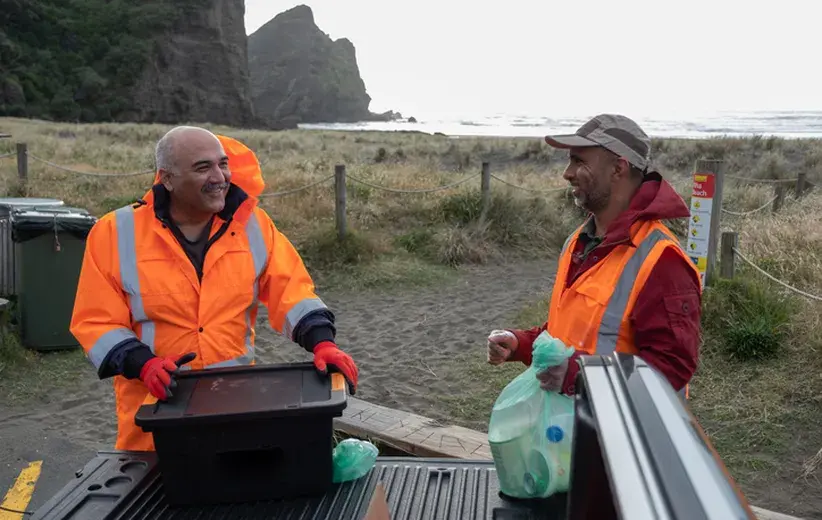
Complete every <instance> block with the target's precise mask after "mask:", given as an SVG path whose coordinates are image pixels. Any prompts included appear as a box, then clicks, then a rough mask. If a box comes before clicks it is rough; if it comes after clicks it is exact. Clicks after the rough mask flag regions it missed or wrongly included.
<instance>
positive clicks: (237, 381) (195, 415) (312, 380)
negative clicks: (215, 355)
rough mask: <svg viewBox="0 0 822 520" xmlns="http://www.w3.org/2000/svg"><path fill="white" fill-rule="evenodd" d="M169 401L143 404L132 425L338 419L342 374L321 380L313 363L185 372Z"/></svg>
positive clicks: (343, 386) (343, 389)
mask: <svg viewBox="0 0 822 520" xmlns="http://www.w3.org/2000/svg"><path fill="white" fill-rule="evenodd" d="M175 377H176V380H177V387H176V388H175V389H174V391H173V396H172V397H171V398H170V399H169V400H168V401H158V402H156V403H153V404H144V405H143V406H141V407H140V409H139V410H138V411H137V414H136V415H135V417H134V422H135V423H136V424H137V426H140V427H141V428H142V429H143V430H144V431H147V432H148V431H153V430H154V429H155V428H165V427H176V426H190V425H193V424H217V423H223V422H232V421H238V420H239V421H242V420H254V419H268V418H281V417H289V416H306V415H318V416H328V415H331V416H336V417H339V416H341V415H342V411H343V410H344V409H345V407H346V406H347V392H346V386H347V385H346V384H345V379H344V378H343V376H342V375H341V374H338V373H332V374H331V376H330V377H329V376H323V375H321V374H320V373H319V372H317V369H316V368H315V367H314V364H313V363H291V364H270V365H254V366H243V367H231V368H216V369H207V370H184V371H181V372H179V373H178V374H177V375H176V376H175Z"/></svg>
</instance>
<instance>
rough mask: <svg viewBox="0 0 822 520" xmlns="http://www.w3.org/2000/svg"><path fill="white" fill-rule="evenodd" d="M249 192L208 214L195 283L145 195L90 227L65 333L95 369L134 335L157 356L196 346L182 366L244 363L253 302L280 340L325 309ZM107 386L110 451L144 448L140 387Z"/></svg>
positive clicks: (147, 440) (119, 382) (248, 358)
mask: <svg viewBox="0 0 822 520" xmlns="http://www.w3.org/2000/svg"><path fill="white" fill-rule="evenodd" d="M223 139H224V138H221V140H223ZM230 144H233V143H230ZM224 148H226V152H227V153H228V155H229V166H230V167H231V170H232V184H235V185H236V186H237V187H238V188H242V186H243V184H245V185H246V187H248V186H249V184H250V183H249V182H248V180H249V179H250V178H251V179H252V180H254V179H253V178H252V177H249V176H247V175H246V176H245V177H244V176H243V175H242V171H243V169H242V164H240V165H238V168H237V169H235V167H234V162H232V161H234V160H235V157H234V156H233V155H232V151H231V150H230V149H229V148H230V147H229V146H224ZM241 152H242V150H241ZM249 153H250V151H249ZM241 158H242V157H241ZM246 159H247V157H246ZM254 164H255V165H256V169H255V170H254V171H252V172H251V173H252V174H253V175H259V165H258V164H257V163H256V158H254ZM238 172H239V173H241V174H240V175H238ZM246 173H248V172H246ZM260 179H261V177H260ZM244 181H245V182H244ZM257 188H259V186H256V187H254V186H253V185H252V189H255V191H256V189H257ZM260 191H261V190H260ZM258 194H259V191H257V193H254V194H253V195H252V194H248V197H245V196H243V199H241V200H243V201H242V203H240V205H239V207H238V208H237V209H236V210H235V211H234V212H233V214H232V215H231V217H230V218H228V220H224V219H223V218H221V217H220V216H219V215H218V216H216V217H215V218H214V222H213V224H212V229H211V236H212V237H213V236H214V235H215V234H218V233H219V238H217V239H216V240H214V241H213V244H212V245H211V246H210V248H209V250H208V254H207V255H206V257H205V264H204V266H203V276H202V281H199V280H198V276H197V272H196V270H195V268H194V266H193V265H192V263H191V262H190V261H189V259H188V257H187V256H186V254H185V252H184V251H183V249H182V247H181V246H180V244H179V243H178V241H177V239H176V238H175V237H174V235H173V234H172V232H171V230H170V229H168V228H167V227H166V226H165V225H164V224H163V223H162V222H161V221H160V220H159V219H158V218H157V216H156V215H155V211H154V207H153V202H154V197H153V196H151V193H150V194H149V195H147V196H146V197H145V199H146V202H147V203H146V204H144V205H141V206H139V207H136V208H134V207H132V206H126V207H123V208H120V209H118V210H116V211H113V212H111V213H108V214H107V215H105V216H103V217H102V218H101V219H100V220H99V221H98V222H97V223H96V224H95V226H94V227H93V228H92V230H91V232H90V233H89V236H88V238H87V242H86V250H85V255H84V258H83V264H82V269H81V274H80V279H79V283H78V288H77V296H76V299H75V306H74V313H73V316H72V322H71V332H72V333H73V334H74V336H75V337H76V338H77V340H78V341H79V343H80V344H81V345H82V347H83V349H84V351H85V352H86V354H87V356H88V358H89V360H90V361H91V363H92V364H94V366H95V367H97V368H98V370H100V369H101V367H102V365H103V364H104V363H105V361H106V359H107V357H108V356H109V354H111V352H112V349H114V348H115V347H117V346H118V345H119V344H121V343H122V342H123V341H125V340H128V339H130V338H135V337H136V338H137V339H139V340H140V341H141V342H143V343H145V344H146V345H148V346H149V348H151V350H152V352H154V353H155V354H156V355H158V356H171V357H173V358H176V357H179V356H182V355H183V354H185V353H187V352H194V353H196V354H197V357H196V359H195V360H194V361H193V362H192V363H190V365H188V366H189V367H190V368H196V369H200V368H215V367H225V366H234V365H245V364H250V363H253V362H254V357H255V355H254V354H255V353H254V345H255V329H254V324H255V322H256V317H257V306H258V303H263V304H264V305H266V306H267V307H268V309H269V313H268V315H269V321H270V323H271V326H272V328H274V329H275V330H277V331H278V332H280V333H282V334H284V335H285V336H287V337H289V338H290V339H293V333H294V329H295V327H296V325H297V323H299V321H300V320H301V319H302V318H303V317H305V316H306V315H307V314H309V313H311V312H313V311H316V310H320V309H325V308H326V306H325V304H324V303H323V302H322V300H321V299H320V298H318V297H317V295H316V294H315V293H314V285H313V282H312V280H311V277H310V276H309V274H308V272H307V271H306V269H305V267H304V265H303V262H302V259H301V258H300V256H299V254H298V253H297V251H296V250H295V248H294V247H293V245H292V244H291V243H290V242H289V240H288V239H287V238H286V237H285V236H284V235H283V234H282V233H280V231H279V230H278V229H277V228H276V227H275V225H274V223H273V222H272V221H271V219H270V218H269V216H268V215H267V214H266V213H265V212H264V211H263V210H262V209H261V208H259V207H257V205H256V203H257V199H256V195H258ZM114 389H115V399H116V406H117V418H118V436H117V443H116V445H115V448H116V449H125V450H152V449H153V442H152V439H151V436H150V434H146V433H144V432H143V431H142V430H141V429H140V428H139V427H137V426H135V425H134V415H135V413H136V412H137V409H138V408H139V406H140V405H141V404H142V403H143V400H144V399H145V398H146V396H147V395H148V391H147V389H146V388H145V386H144V385H143V383H142V382H141V381H139V380H137V379H134V380H128V379H126V378H125V377H123V376H121V375H117V376H115V377H114Z"/></svg>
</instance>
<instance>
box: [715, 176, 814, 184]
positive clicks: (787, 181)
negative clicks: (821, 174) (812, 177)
mask: <svg viewBox="0 0 822 520" xmlns="http://www.w3.org/2000/svg"><path fill="white" fill-rule="evenodd" d="M725 177H727V178H728V179H733V180H735V181H741V182H747V183H750V184H791V183H794V182H796V181H798V180H799V177H794V178H793V179H756V178H754V177H740V176H738V175H726V176H725Z"/></svg>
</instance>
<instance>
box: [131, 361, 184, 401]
mask: <svg viewBox="0 0 822 520" xmlns="http://www.w3.org/2000/svg"><path fill="white" fill-rule="evenodd" d="M195 357H196V355H195V354H193V353H188V354H185V355H184V356H182V357H180V358H179V359H178V360H177V361H176V362H174V361H173V360H172V359H171V358H170V357H153V358H151V359H149V360H148V361H146V364H145V365H143V368H142V369H140V380H141V381H142V382H143V384H145V385H146V388H148V391H149V392H151V395H153V396H154V397H156V398H157V399H160V400H163V401H165V400H166V399H168V398H169V397H171V389H172V388H174V387H175V386H176V385H175V384H174V380H173V379H172V377H171V375H172V374H173V373H175V372H177V369H178V368H179V367H181V366H182V365H185V364H186V363H189V362H190V361H192V360H193V359H194V358H195Z"/></svg>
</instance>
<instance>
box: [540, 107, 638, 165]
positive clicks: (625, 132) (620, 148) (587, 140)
mask: <svg viewBox="0 0 822 520" xmlns="http://www.w3.org/2000/svg"><path fill="white" fill-rule="evenodd" d="M545 142H546V143H548V144H549V145H551V146H553V147H554V148H578V147H587V146H602V147H603V148H606V149H608V150H610V151H612V152H614V153H615V154H617V155H619V156H621V157H624V158H625V159H626V160H627V161H628V162H629V163H631V164H632V165H634V166H636V167H637V168H639V169H640V170H643V171H644V170H646V169H647V168H648V167H649V166H650V163H651V139H650V138H649V137H648V135H647V134H646V133H645V132H644V131H643V130H642V128H640V127H639V125H638V124H636V123H635V122H634V121H633V120H632V119H629V118H627V117H625V116H622V115H618V114H600V115H598V116H596V117H594V118H593V119H591V120H590V121H588V122H587V123H585V124H584V125H582V126H581V127H579V129H577V131H576V133H573V134H565V135H546V136H545Z"/></svg>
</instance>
